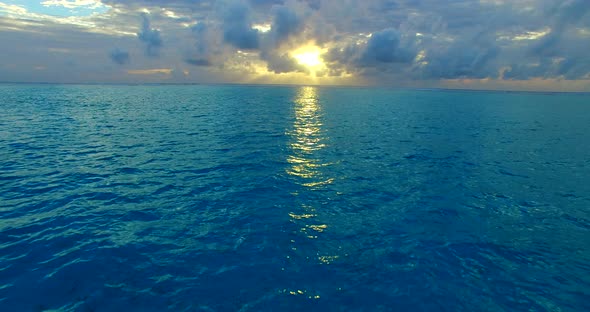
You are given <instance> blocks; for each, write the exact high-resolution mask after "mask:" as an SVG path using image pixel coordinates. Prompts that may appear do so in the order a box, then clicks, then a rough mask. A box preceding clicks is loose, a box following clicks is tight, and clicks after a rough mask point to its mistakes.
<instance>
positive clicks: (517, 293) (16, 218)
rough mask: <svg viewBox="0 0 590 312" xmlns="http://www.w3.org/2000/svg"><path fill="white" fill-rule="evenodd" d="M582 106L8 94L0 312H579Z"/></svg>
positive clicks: (561, 97)
mask: <svg viewBox="0 0 590 312" xmlns="http://www.w3.org/2000/svg"><path fill="white" fill-rule="evenodd" d="M589 100H590V97H589V96H585V95H566V94H527V93H486V92H427V91H394V90H385V89H362V88H317V87H253V86H250V87H246V86H245V87H238V86H60V85H0V111H1V113H0V311H45V310H60V311H271V310H272V311H289V310H290V311H304V310H309V311H320V310H322V311H392V310H393V311H589V310H590V300H588V298H589V297H590V232H589V230H590V210H589V207H590V145H589V144H588V143H589V142H590V141H589V133H590V106H588V104H589V103H590V102H589Z"/></svg>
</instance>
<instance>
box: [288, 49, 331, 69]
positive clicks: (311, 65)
mask: <svg viewBox="0 0 590 312" xmlns="http://www.w3.org/2000/svg"><path fill="white" fill-rule="evenodd" d="M291 56H292V57H293V58H294V59H295V60H296V61H297V63H299V64H300V65H302V66H304V67H306V68H307V69H309V70H310V71H312V72H315V71H317V70H319V69H321V68H323V67H325V64H324V62H323V60H322V50H321V49H320V48H318V47H316V46H311V45H310V46H304V47H300V48H298V49H296V50H294V51H293V52H291Z"/></svg>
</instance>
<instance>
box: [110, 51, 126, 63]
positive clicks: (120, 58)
mask: <svg viewBox="0 0 590 312" xmlns="http://www.w3.org/2000/svg"><path fill="white" fill-rule="evenodd" d="M109 57H110V58H111V60H112V61H113V62H115V63H117V64H119V65H124V64H127V63H129V59H130V58H129V52H127V51H123V50H120V49H115V50H113V51H111V53H110V54H109Z"/></svg>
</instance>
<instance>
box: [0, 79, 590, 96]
mask: <svg viewBox="0 0 590 312" xmlns="http://www.w3.org/2000/svg"><path fill="white" fill-rule="evenodd" d="M7 84H18V85H80V86H100V85H103V86H167V85H169V86H175V85H176V86H191V85H193V86H244V87H318V88H355V89H390V90H397V91H429V92H440V91H443V92H444V91H450V92H453V91H454V92H490V93H538V94H578V95H590V91H555V90H510V89H477V88H475V89H466V88H443V87H430V88H420V87H394V86H385V85H373V86H372V85H328V84H327V85H314V84H280V83H277V84H273V83H239V82H29V81H0V85H7Z"/></svg>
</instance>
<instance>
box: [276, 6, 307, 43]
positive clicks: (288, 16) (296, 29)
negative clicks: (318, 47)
mask: <svg viewBox="0 0 590 312" xmlns="http://www.w3.org/2000/svg"><path fill="white" fill-rule="evenodd" d="M272 11H273V15H274V16H273V23H272V28H271V29H272V34H273V36H274V39H275V42H276V43H277V44H280V43H282V42H284V41H285V40H287V39H289V38H290V37H291V36H293V35H297V34H299V33H301V32H302V31H303V29H304V24H303V22H304V20H303V18H302V17H301V16H298V15H297V14H296V13H295V12H294V11H293V10H292V9H291V8H289V7H287V6H284V5H279V6H273V10H272Z"/></svg>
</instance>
